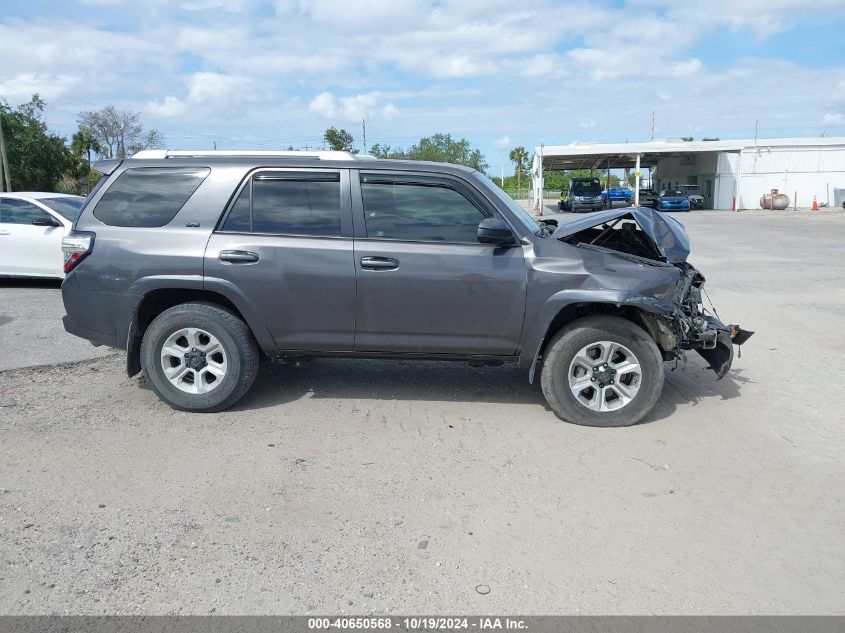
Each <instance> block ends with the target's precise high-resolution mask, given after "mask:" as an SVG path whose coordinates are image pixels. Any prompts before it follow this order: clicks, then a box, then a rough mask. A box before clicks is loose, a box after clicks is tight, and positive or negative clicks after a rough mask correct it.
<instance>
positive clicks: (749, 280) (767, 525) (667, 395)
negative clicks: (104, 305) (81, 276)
mask: <svg viewBox="0 0 845 633" xmlns="http://www.w3.org/2000/svg"><path fill="white" fill-rule="evenodd" d="M679 219H681V220H682V221H683V222H685V223H686V224H687V225H688V228H689V230H690V234H691V238H692V241H693V257H692V258H691V261H692V262H693V263H694V264H696V265H697V266H698V267H699V268H700V269H701V270H702V271H703V272H704V274H705V275H706V276H707V277H708V286H707V287H708V289H709V291H710V296H711V297H712V298H713V300H714V301H715V302H716V304H717V307H718V308H719V312H720V313H721V314H722V316H723V317H724V318H725V319H726V320H730V321H734V322H738V323H741V324H742V325H743V326H746V327H748V328H749V329H752V330H756V331H757V334H756V335H755V336H754V337H753V338H752V339H751V341H750V342H749V344H748V345H746V349H745V351H744V353H743V355H742V358H740V359H737V360H736V362H735V365H734V369H733V370H732V371H731V373H730V374H729V376H728V377H726V378H725V379H724V380H722V381H720V382H715V381H714V380H713V376H712V373H711V372H709V371H708V370H706V369H705V364H704V363H703V362H702V361H701V360H700V359H699V358H698V357H697V356H696V357H695V358H693V357H691V358H690V361H689V362H688V363H687V364H686V365H683V364H682V365H680V366H679V367H678V368H677V369H676V370H674V371H670V372H669V373H668V376H667V383H666V387H665V389H664V393H663V396H662V398H661V400H660V402H659V404H658V406H657V408H656V410H655V412H654V414H653V415H652V416H651V417H650V418H649V419H648V420H647V421H646V423H644V424H641V425H638V426H636V427H633V428H624V429H591V428H585V427H577V426H572V425H569V424H564V423H561V422H559V421H558V420H557V419H556V418H555V417H554V415H553V414H552V413H551V412H550V411H549V410H548V409H547V407H546V406H545V405H544V403H543V399H542V396H541V394H540V392H539V391H538V389H536V388H535V387H531V386H529V385H528V384H527V382H526V376H525V375H524V374H523V373H522V372H520V371H517V370H516V369H514V368H511V367H498V368H471V367H467V366H464V365H460V364H454V365H453V364H446V363H434V362H426V363H408V362H374V361H352V360H318V361H314V362H313V363H311V364H309V365H307V366H305V367H303V368H294V367H287V366H275V365H273V366H267V367H265V368H264V369H263V370H262V373H261V375H260V377H259V380H258V382H257V384H256V386H255V388H254V389H253V391H252V392H251V393H250V394H249V395H248V396H247V397H246V398H245V399H244V400H243V401H242V402H241V403H240V404H239V405H238V406H237V407H236V408H235V409H232V410H230V411H227V412H223V413H219V414H208V415H192V414H185V413H179V412H174V411H172V410H171V409H169V408H168V407H166V406H165V405H163V404H162V403H161V402H159V401H158V400H157V398H156V397H155V395H154V394H153V393H152V392H151V391H150V390H149V389H148V388H147V387H146V386H145V384H144V381H143V379H142V378H133V379H128V378H126V377H125V373H123V362H124V359H123V356H122V355H120V354H118V355H112V356H106V357H101V358H94V359H85V360H78V361H76V362H73V363H67V364H58V365H55V364H54V365H50V366H42V367H34V368H32V367H30V368H16V369H10V370H6V371H2V372H0V405H2V406H0V440H2V441H0V464H2V467H0V613H2V614H43V613H59V614H61V613H73V614H105V613H123V614H129V613H143V614H177V613H180V614H188V613H192V614H207V613H218V614H290V613H292V614H303V613H371V612H372V613H394V614H395V613H446V612H452V613H456V612H462V613H490V612H496V613H522V614H532V613H533V614H576V613H580V614H587V613H593V614H608V613H609V614H651V613H663V614H666V613H669V614H844V613H845V537H844V536H843V535H845V530H843V528H845V499H843V490H845V467H843V461H842V455H843V448H845V446H843V444H845V442H843V437H845V434H843V430H842V424H843V414H842V405H841V392H842V376H841V372H839V370H838V359H839V358H841V357H842V354H843V352H845V338H844V337H843V336H842V329H843V326H845V258H843V257H842V255H841V252H842V251H841V249H842V244H843V243H845V215H842V214H838V215H837V214H834V213H828V214H818V215H814V216H809V215H806V214H804V215H801V214H793V215H789V214H786V215H771V213H763V212H761V213H754V212H750V213H740V214H729V213H716V212H709V213H708V212H698V213H690V214H684V215H681V216H679ZM30 290H31V289H28V288H21V289H20V292H21V294H26V293H29V292H30ZM37 291H38V292H41V293H46V294H45V296H47V295H50V299H49V300H45V302H44V305H45V306H51V305H55V303H56V302H55V296H54V295H55V293H57V290H56V289H55V288H40V289H37ZM51 293H52V294H51ZM14 296H15V293H14V292H11V293H10V292H8V289H7V290H6V291H4V294H3V298H4V303H3V304H0V318H2V315H3V314H5V313H6V312H7V311H8V306H7V304H6V303H5V298H6V297H11V299H10V300H14ZM13 309H15V308H14V307H13ZM60 315H61V311H60V310H59V311H58V312H56V313H55V314H52V315H49V314H47V313H45V314H41V315H39V318H42V319H48V318H54V319H58V318H59V317H60ZM5 332H6V331H5V330H3V329H2V328H0V339H5V337H6V333H5ZM21 342H23V344H31V345H33V346H34V347H33V349H34V348H35V346H38V345H39V344H40V343H39V341H38V339H37V338H34V337H33V338H31V339H29V340H27V339H26V337H18V339H17V340H16V345H19V344H21ZM2 345H6V340H3V341H2ZM0 349H2V347H0ZM671 368H672V366H671V365H667V370H668V369H671Z"/></svg>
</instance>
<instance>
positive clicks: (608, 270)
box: [551, 208, 753, 379]
mask: <svg viewBox="0 0 845 633" xmlns="http://www.w3.org/2000/svg"><path fill="white" fill-rule="evenodd" d="M551 237H552V238H554V239H556V240H559V241H560V242H562V243H564V244H568V245H570V246H574V247H577V248H579V250H581V249H584V250H581V252H582V256H581V258H580V259H581V263H582V265H583V269H584V272H585V273H588V274H589V275H588V276H586V277H584V278H583V282H580V281H579V282H578V283H581V284H582V286H583V287H584V289H585V290H589V289H590V288H593V289H595V290H596V291H597V292H599V293H601V292H610V293H611V294H612V296H613V299H612V301H613V302H614V303H615V305H616V306H618V307H620V308H624V307H635V308H638V311H637V314H638V315H639V319H640V320H641V321H642V325H643V327H644V328H645V329H646V330H647V331H648V333H649V334H650V335H651V337H652V338H653V339H654V341H655V342H656V343H657V345H658V346H659V348H660V350H661V353H662V355H663V360H667V361H670V360H681V359H685V354H686V352H687V351H688V350H695V351H696V352H698V353H699V354H700V355H701V356H702V357H703V358H704V359H705V360H706V361H707V362H708V363H709V365H710V369H712V370H713V371H714V372H715V374H716V376H717V378H718V379H721V378H723V377H724V376H725V375H726V374H727V373H728V371H729V370H730V368H731V364H732V363H733V357H734V352H733V346H734V345H742V344H743V343H745V342H746V341H747V340H748V339H749V338H750V337H751V335H752V334H753V332H750V331H747V330H743V329H741V328H740V327H739V326H738V325H735V324H725V323H723V322H722V321H721V320H720V319H719V317H718V313H717V312H716V310H715V308H714V307H713V306H712V305H711V310H710V311H708V310H707V309H706V308H705V307H704V304H703V301H702V294H703V293H704V291H703V286H704V282H705V279H704V276H703V275H702V274H701V273H700V272H699V271H698V270H696V269H695V268H694V267H693V266H692V265H691V264H689V263H688V262H687V261H686V260H687V257H688V256H689V252H690V245H689V239H688V237H687V234H686V231H685V230H684V227H683V225H681V223H680V222H678V221H677V220H675V219H674V218H672V217H670V216H665V215H663V214H660V213H658V212H656V211H654V210H653V209H648V208H626V209H618V210H614V211H606V212H603V213H598V214H593V215H592V216H590V217H585V218H579V219H577V220H575V221H573V222H566V223H561V225H560V226H559V227H557V228H556V229H555V230H554V232H553V233H552V236H551ZM623 261H624V263H622V262H623ZM599 289H601V290H599ZM704 296H705V297H706V293H704Z"/></svg>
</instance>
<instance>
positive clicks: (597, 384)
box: [540, 316, 663, 426]
mask: <svg viewBox="0 0 845 633" xmlns="http://www.w3.org/2000/svg"><path fill="white" fill-rule="evenodd" d="M540 382H541V386H542V389H543V395H544V396H545V397H546V401H547V402H548V403H549V406H550V407H551V408H552V410H553V411H554V412H555V413H556V414H557V416H558V417H559V418H560V419H562V420H564V421H566V422H572V423H574V424H583V425H586V426H629V425H631V424H636V423H637V422H639V421H640V420H642V419H643V418H644V417H645V416H646V415H647V414H648V413H649V412H650V411H651V410H652V408H654V405H655V404H656V403H657V399H658V398H659V397H660V392H661V390H662V389H663V358H662V356H661V354H660V350H659V349H658V348H657V345H656V344H655V343H654V341H653V340H652V338H651V337H650V336H649V335H648V333H646V332H645V330H643V329H642V328H640V327H639V326H637V325H635V324H634V323H631V322H630V321H627V320H626V319H623V318H621V317H615V316H592V317H584V318H581V319H578V320H576V321H573V322H572V323H570V324H569V325H567V326H565V327H564V328H562V329H561V330H560V331H559V332H558V333H557V334H555V336H554V338H552V340H551V341H550V342H549V345H548V347H547V349H546V352H545V353H544V359H543V371H542V375H541V379H540Z"/></svg>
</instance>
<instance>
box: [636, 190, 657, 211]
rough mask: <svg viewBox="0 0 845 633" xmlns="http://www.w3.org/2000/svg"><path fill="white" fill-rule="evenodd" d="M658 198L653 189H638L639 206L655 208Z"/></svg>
mask: <svg viewBox="0 0 845 633" xmlns="http://www.w3.org/2000/svg"><path fill="white" fill-rule="evenodd" d="M658 199H659V196H658V195H657V192H656V191H655V190H654V189H640V206H641V207H651V208H652V209H656V208H657V201H658Z"/></svg>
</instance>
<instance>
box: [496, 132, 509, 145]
mask: <svg viewBox="0 0 845 633" xmlns="http://www.w3.org/2000/svg"><path fill="white" fill-rule="evenodd" d="M510 146H511V137H510V136H508V135H507V134H505V135H504V136H503V137H502V138H500V139H499V140H498V141H496V147H501V148H508V147H510Z"/></svg>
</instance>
